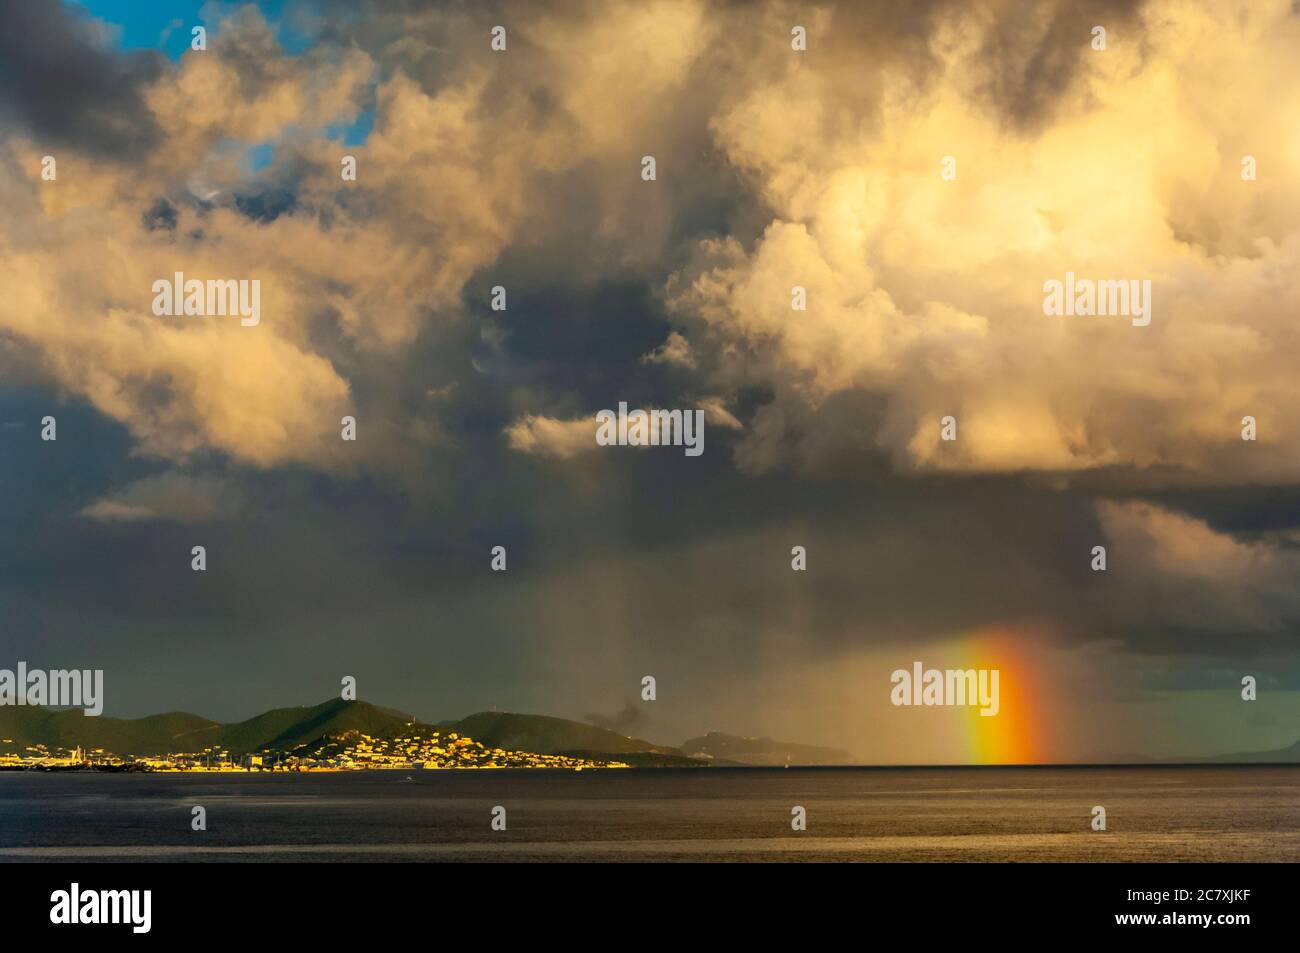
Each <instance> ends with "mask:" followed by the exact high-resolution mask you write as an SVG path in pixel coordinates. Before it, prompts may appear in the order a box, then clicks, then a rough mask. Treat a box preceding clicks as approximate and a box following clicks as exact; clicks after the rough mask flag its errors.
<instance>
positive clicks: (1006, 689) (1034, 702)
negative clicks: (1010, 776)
mask: <svg viewBox="0 0 1300 953" xmlns="http://www.w3.org/2000/svg"><path fill="white" fill-rule="evenodd" d="M1036 641H1037V640H1036V639H1034V638H1033V633H1031V632H1028V631H1026V630H1024V629H1010V628H1005V627H998V628H989V629H981V630H978V631H976V632H973V633H971V634H970V635H968V636H965V637H963V638H961V639H960V640H958V642H957V643H956V645H955V646H954V648H955V651H956V655H957V657H958V658H959V659H960V665H959V667H960V668H963V669H967V668H976V669H979V668H986V669H994V668H995V669H998V671H999V672H1000V673H1001V674H1000V675H999V695H1000V699H1001V709H1000V710H999V712H998V713H997V714H996V715H994V716H992V717H986V716H983V715H981V714H980V713H979V709H978V708H975V707H972V708H967V709H964V710H962V711H960V712H959V713H957V714H958V717H959V719H960V730H961V732H962V738H961V741H962V745H963V747H964V750H965V752H966V760H967V762H968V763H971V764H1042V763H1044V762H1046V761H1047V760H1048V754H1047V748H1046V744H1047V741H1048V739H1050V738H1051V737H1052V735H1053V730H1052V729H1053V725H1052V723H1051V710H1052V705H1051V700H1050V697H1049V695H1048V685H1047V684H1046V682H1047V681H1048V679H1046V678H1045V677H1044V676H1045V673H1044V671H1043V666H1042V665H1040V664H1039V663H1038V660H1036V659H1035V657H1034V654H1033V651H1032V646H1033V643H1034V642H1036Z"/></svg>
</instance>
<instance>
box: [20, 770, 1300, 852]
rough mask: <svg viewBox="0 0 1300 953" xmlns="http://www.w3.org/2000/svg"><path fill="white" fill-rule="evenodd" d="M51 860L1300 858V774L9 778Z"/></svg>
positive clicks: (26, 834) (39, 847)
mask: <svg viewBox="0 0 1300 953" xmlns="http://www.w3.org/2000/svg"><path fill="white" fill-rule="evenodd" d="M407 778H410V780H407ZM195 805H202V806H203V807H204V808H206V810H207V823H208V829H207V830H206V831H202V832H196V831H192V830H191V829H190V818H191V808H192V807H193V806H195ZM496 805H501V806H504V807H505V808H506V810H507V830H505V831H492V830H491V829H490V820H491V810H492V808H493V807H494V806H496ZM795 805H800V806H803V807H804V808H806V810H807V815H808V830H807V831H806V832H802V833H800V832H795V831H793V830H791V827H790V819H791V808H792V807H793V806H795ZM1094 805H1102V806H1104V807H1105V808H1106V812H1107V826H1108V830H1107V831H1105V832H1094V831H1092V830H1091V828H1090V821H1091V811H1092V808H1093V806H1094ZM45 859H59V860H82V859H100V860H131V859H136V860H168V861H175V860H222V861H231V860H327V861H344V860H385V859H388V860H401V861H406V860H586V859H608V860H672V859H686V860H860V861H874V860H925V861H973V860H1035V861H1037V860H1059V861H1078V860H1144V861H1152V860H1155V861H1174V860H1180V861H1181V860H1224V861H1228V860H1231V861H1258V860H1267V861H1297V860H1300V766H1293V767H1259V766H1214V767H1134V768H969V769H966V768H934V769H872V768H835V769H820V770H819V769H790V770H779V769H778V770H766V769H764V770H724V769H699V770H640V771H627V770H620V771H584V772H581V773H574V772H552V771H538V770H531V771H424V772H420V771H412V772H370V773H353V774H313V775H269V774H253V775H206V776H205V775H195V776H186V775H98V774H33V773H3V774H0V860H3V861H15V860H45Z"/></svg>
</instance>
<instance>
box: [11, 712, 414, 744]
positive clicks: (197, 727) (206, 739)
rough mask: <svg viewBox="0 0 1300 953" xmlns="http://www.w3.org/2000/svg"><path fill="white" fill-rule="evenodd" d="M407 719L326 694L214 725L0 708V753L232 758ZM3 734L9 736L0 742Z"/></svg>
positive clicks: (176, 717) (192, 718) (372, 731)
mask: <svg viewBox="0 0 1300 953" xmlns="http://www.w3.org/2000/svg"><path fill="white" fill-rule="evenodd" d="M414 721H415V719H414V718H412V717H411V716H410V715H406V714H403V713H402V712H399V711H391V710H390V709H387V708H380V707H378V706H376V705H371V704H370V703H368V702H362V701H356V702H348V701H343V700H341V699H333V700H331V701H327V702H324V703H323V704H320V705H311V706H306V705H303V706H300V707H297V708H275V709H272V710H271V711H268V712H264V713H262V714H260V715H257V716H256V717H254V718H249V719H248V720H247V721H239V722H235V723H233V724H229V725H222V724H219V723H218V722H215V721H211V720H210V719H207V718H201V717H200V716H198V715H191V714H189V713H187V712H170V713H168V714H165V715H150V716H149V717H147V718H135V719H123V718H105V717H103V716H98V717H95V718H88V717H86V715H85V714H84V713H83V712H82V711H81V710H80V709H69V710H66V711H53V710H51V709H48V708H28V707H21V708H20V707H17V706H4V707H0V754H4V753H6V752H10V753H21V752H22V751H23V750H24V749H25V748H27V747H29V746H34V745H38V744H43V745H45V746H46V747H47V748H49V749H50V750H54V749H56V748H74V747H76V746H77V745H80V746H81V747H83V748H86V749H88V750H93V749H95V748H103V749H104V750H105V751H108V752H111V753H113V754H116V755H120V756H123V757H125V756H129V755H137V756H147V755H162V754H169V753H176V752H197V751H202V750H203V749H204V748H213V747H216V748H225V749H226V750H228V751H229V752H230V753H231V755H232V756H234V757H239V756H240V755H243V754H246V753H247V752H250V751H260V750H262V749H263V748H274V749H278V750H289V749H291V748H294V747H296V746H297V745H300V744H305V743H308V742H312V741H315V740H317V739H319V738H320V737H322V736H323V735H332V734H341V733H342V732H345V731H361V732H363V733H365V734H368V735H373V736H376V737H383V736H386V735H389V734H394V733H396V732H398V731H399V730H401V729H403V728H405V727H406V726H407V725H408V724H411V723H412V722H414ZM4 739H9V742H8V743H5V741H4Z"/></svg>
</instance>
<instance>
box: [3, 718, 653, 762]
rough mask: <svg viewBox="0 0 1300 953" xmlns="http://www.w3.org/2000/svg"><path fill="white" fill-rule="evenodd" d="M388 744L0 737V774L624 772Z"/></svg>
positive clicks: (448, 736)
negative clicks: (152, 747)
mask: <svg viewBox="0 0 1300 953" xmlns="http://www.w3.org/2000/svg"><path fill="white" fill-rule="evenodd" d="M407 727H408V728H409V729H410V730H409V731H408V732H406V733H404V734H401V735H399V736H396V737H391V738H388V737H373V736H371V735H368V734H365V733H363V732H360V731H357V730H349V731H344V732H340V733H338V734H333V735H325V736H323V737H321V738H318V739H317V740H316V741H313V742H309V743H306V744H300V745H297V746H295V747H293V748H290V749H288V750H277V749H272V748H264V749H262V750H260V751H255V752H248V753H245V754H240V755H233V754H232V753H231V752H230V751H229V750H228V749H226V748H220V747H211V748H203V749H202V750H199V751H194V752H169V753H166V754H153V755H145V756H141V755H126V756H120V755H117V754H115V753H113V752H109V751H105V750H104V749H102V748H92V749H84V748H82V747H80V746H77V747H74V748H71V749H68V748H59V747H55V748H51V747H48V746H46V745H43V744H37V745H30V746H27V747H25V748H22V749H21V750H18V749H17V746H15V745H14V743H13V741H12V739H9V738H0V771H3V770H11V771H12V770H31V771H109V772H116V771H163V772H230V771H239V772H252V771H297V772H305V771H367V770H402V771H411V770H423V769H457V768H559V769H566V770H572V771H581V770H583V769H584V768H626V767H629V765H627V764H625V763H624V762H621V761H600V760H593V759H589V758H578V757H570V756H568V755H560V754H535V753H533V752H527V751H507V750H504V749H502V748H488V747H486V746H484V745H482V744H480V743H479V742H477V741H475V740H474V739H472V738H468V737H466V736H464V735H461V734H458V733H457V732H454V731H452V732H446V733H443V732H442V731H440V730H437V729H431V728H429V727H427V726H422V725H416V724H414V723H411V724H408V726H407Z"/></svg>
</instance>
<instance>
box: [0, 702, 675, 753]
mask: <svg viewBox="0 0 1300 953" xmlns="http://www.w3.org/2000/svg"><path fill="white" fill-rule="evenodd" d="M471 732H472V733H471ZM524 742H526V743H524ZM566 748H568V749H573V750H562V749H566ZM697 763H698V762H695V761H692V760H691V759H689V758H686V757H685V756H683V755H682V754H681V753H680V751H677V750H676V749H667V748H660V747H658V746H656V745H651V744H650V743H649V742H643V741H639V740H637V739H633V738H626V737H624V736H622V735H619V734H617V733H615V732H611V731H605V730H604V729H601V728H596V727H594V726H592V725H584V724H581V723H579V722H567V721H565V720H564V719H558V718H546V717H545V716H537V715H506V714H497V713H495V712H481V713H479V714H477V715H471V716H470V717H469V718H466V719H464V720H463V721H462V722H444V723H441V724H437V725H431V724H426V723H423V722H421V721H419V720H418V719H416V718H414V717H413V716H411V715H408V714H405V713H404V712H400V711H394V710H392V709H388V708H381V707H379V706H377V705H372V704H370V703H369V702H364V701H344V700H341V699H332V700H330V701H327V702H324V703H322V704H320V705H314V706H310V707H307V706H304V707H297V708H276V709H272V710H271V711H268V712H264V713H263V714H261V715H257V716H256V717H254V718H249V719H248V720H246V721H241V722H235V723H233V724H224V725H223V724H220V723H218V722H215V721H211V720H209V719H207V718H202V717H200V716H198V715H192V714H189V713H187V712H169V713H167V714H162V715H150V716H148V717H145V718H136V719H120V718H104V717H95V718H89V717H86V715H85V714H84V713H83V712H82V711H81V710H80V709H67V710H52V709H48V708H33V707H13V706H6V707H4V708H0V768H9V769H36V770H67V769H80V768H95V769H101V770H117V771H231V770H240V771H251V770H263V771H343V770H359V769H417V768H568V769H579V770H580V769H582V768H616V767H629V766H631V765H633V764H697Z"/></svg>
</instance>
